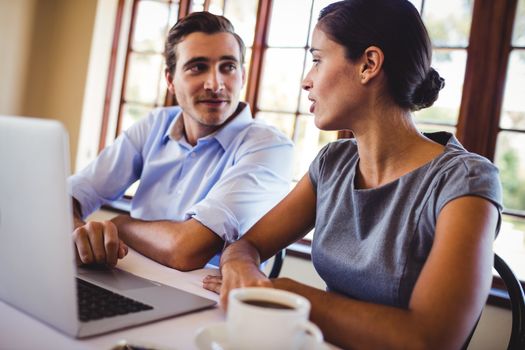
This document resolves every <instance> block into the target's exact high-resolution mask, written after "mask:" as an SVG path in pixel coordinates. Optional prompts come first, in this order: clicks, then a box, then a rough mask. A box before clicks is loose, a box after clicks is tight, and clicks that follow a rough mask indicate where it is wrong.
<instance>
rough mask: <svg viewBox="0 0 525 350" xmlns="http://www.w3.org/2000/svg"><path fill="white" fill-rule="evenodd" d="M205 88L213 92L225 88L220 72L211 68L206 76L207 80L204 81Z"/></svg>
mask: <svg viewBox="0 0 525 350" xmlns="http://www.w3.org/2000/svg"><path fill="white" fill-rule="evenodd" d="M204 89H205V90H209V91H213V92H218V91H221V90H222V89H224V80H223V78H222V75H221V74H220V72H218V71H216V70H210V72H209V73H208V75H207V76H206V81H205V82H204Z"/></svg>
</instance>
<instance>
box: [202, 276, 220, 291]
mask: <svg viewBox="0 0 525 350" xmlns="http://www.w3.org/2000/svg"><path fill="white" fill-rule="evenodd" d="M221 286H222V278H221V277H220V276H206V277H204V279H203V280H202V287H203V288H204V289H207V290H209V291H212V292H214V293H217V294H219V293H220V292H221Z"/></svg>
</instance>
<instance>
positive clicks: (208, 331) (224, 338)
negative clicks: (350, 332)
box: [195, 322, 330, 350]
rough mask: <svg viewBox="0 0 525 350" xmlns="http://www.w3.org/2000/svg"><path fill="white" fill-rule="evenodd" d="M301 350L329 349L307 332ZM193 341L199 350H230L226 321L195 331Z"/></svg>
mask: <svg viewBox="0 0 525 350" xmlns="http://www.w3.org/2000/svg"><path fill="white" fill-rule="evenodd" d="M305 340H306V341H305V343H304V344H303V346H302V347H301V350H329V349H330V347H329V346H328V344H326V343H323V344H317V343H316V342H315V339H314V337H313V336H311V335H309V334H307V335H306V338H305ZM195 343H196V344H197V347H198V348H199V350H232V346H231V344H229V341H228V333H227V330H226V323H224V322H221V323H214V324H211V325H209V326H206V327H203V328H201V329H199V330H198V331H197V334H196V336H195Z"/></svg>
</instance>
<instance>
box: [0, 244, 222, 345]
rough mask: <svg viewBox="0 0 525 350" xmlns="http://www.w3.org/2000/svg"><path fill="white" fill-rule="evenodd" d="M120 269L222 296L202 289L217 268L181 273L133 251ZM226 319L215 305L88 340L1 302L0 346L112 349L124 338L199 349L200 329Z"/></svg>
mask: <svg viewBox="0 0 525 350" xmlns="http://www.w3.org/2000/svg"><path fill="white" fill-rule="evenodd" d="M117 266H118V267H119V268H121V269H123V270H126V271H129V272H132V273H134V274H135V275H138V276H141V277H145V278H149V279H151V280H156V281H159V282H161V283H164V284H167V285H171V286H173V287H177V288H179V289H182V290H185V291H188V292H190V293H193V294H197V295H201V296H203V297H206V298H209V299H213V300H216V301H218V299H219V298H218V295H217V294H215V293H213V292H210V291H208V290H205V289H203V288H202V283H201V281H202V279H203V278H204V276H206V275H208V274H217V273H218V272H217V269H216V268H215V269H214V268H205V269H200V270H195V271H191V272H180V271H177V270H174V269H171V268H168V267H166V266H163V265H160V264H158V263H156V262H155V261H153V260H150V259H148V258H146V257H144V256H143V255H141V254H139V253H137V252H135V251H133V250H132V249H130V250H129V253H128V255H127V256H126V257H125V258H124V259H122V260H120V261H119V263H118V265H117ZM223 321H225V315H224V312H223V311H222V310H221V309H219V307H215V308H212V309H207V310H203V311H198V312H195V313H191V314H188V315H183V316H179V317H173V318H169V319H166V320H161V321H157V322H153V323H150V324H146V325H142V326H136V327H133V328H128V329H124V330H121V331H115V332H112V333H108V334H105V335H101V336H95V337H91V338H87V339H80V340H78V339H74V338H70V337H68V336H66V335H64V334H62V333H60V332H59V331H57V330H55V329H54V328H52V327H50V326H48V325H46V324H44V323H42V322H40V321H38V320H35V319H33V318H31V317H30V316H28V315H26V314H24V313H23V312H20V311H19V310H17V309H15V308H13V307H11V306H10V305H8V304H6V303H4V302H3V301H0V349H2V350H3V349H67V350H76V349H97V350H105V349H108V350H109V349H111V348H112V347H113V346H114V345H115V344H116V343H117V342H119V341H120V340H122V339H125V340H127V341H128V342H130V343H138V344H144V345H151V346H154V347H155V348H158V349H163V350H173V349H184V350H186V349H189V350H191V349H197V346H196V345H195V343H194V337H195V334H196V332H197V331H198V330H199V328H201V327H204V326H207V325H209V324H212V323H217V322H223Z"/></svg>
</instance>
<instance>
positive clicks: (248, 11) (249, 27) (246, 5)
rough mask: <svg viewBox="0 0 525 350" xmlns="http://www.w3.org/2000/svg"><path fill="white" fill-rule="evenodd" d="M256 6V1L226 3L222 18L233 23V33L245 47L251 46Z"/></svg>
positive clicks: (244, 0) (257, 4)
mask: <svg viewBox="0 0 525 350" xmlns="http://www.w3.org/2000/svg"><path fill="white" fill-rule="evenodd" d="M258 6H259V1H258V0H242V1H232V0H229V1H226V8H225V9H224V16H226V17H227V18H228V19H229V20H230V21H231V22H232V23H233V26H234V27H235V32H237V34H239V36H240V37H241V38H242V40H243V41H244V44H245V45H246V46H247V47H251V46H252V45H253V37H254V33H255V21H256V19H257V7H258Z"/></svg>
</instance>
